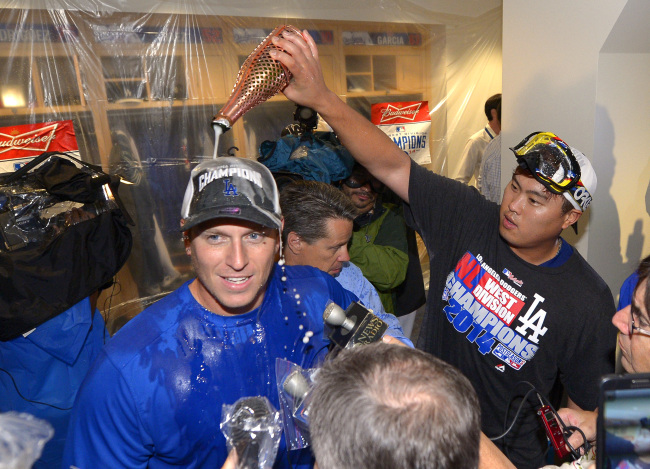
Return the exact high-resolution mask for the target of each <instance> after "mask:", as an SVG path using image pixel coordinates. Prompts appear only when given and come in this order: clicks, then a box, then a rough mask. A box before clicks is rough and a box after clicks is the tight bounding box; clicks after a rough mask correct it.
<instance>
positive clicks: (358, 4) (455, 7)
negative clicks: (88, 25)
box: [0, 0, 503, 23]
mask: <svg viewBox="0 0 650 469" xmlns="http://www.w3.org/2000/svg"><path fill="white" fill-rule="evenodd" d="M502 3H503V2H502V0H353V1H351V0H318V1H316V0H0V8H20V9H24V8H28V9H29V8H32V9H59V8H60V9H71V10H88V11H97V10H100V11H125V12H156V13H194V14H208V15H215V14H216V15H224V16H260V17H264V16H268V17H275V18H279V17H286V18H312V19H335V20H355V21H383V22H423V23H428V22H437V19H438V18H439V17H440V15H452V16H459V17H475V16H480V15H482V14H483V13H486V12H487V11H490V10H492V9H494V8H496V7H500V6H501V5H502Z"/></svg>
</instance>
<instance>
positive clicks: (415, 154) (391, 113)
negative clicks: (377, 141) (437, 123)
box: [370, 101, 431, 164]
mask: <svg viewBox="0 0 650 469" xmlns="http://www.w3.org/2000/svg"><path fill="white" fill-rule="evenodd" d="M370 117H371V120H372V123H373V124H375V125H376V126H377V127H379V128H380V129H381V130H382V131H383V132H384V133H385V134H386V135H388V136H389V137H390V138H391V139H392V140H393V142H395V143H396V144H397V146H398V147H400V148H401V149H402V150H404V152H405V153H406V154H407V155H409V156H410V157H411V158H412V159H413V160H414V161H415V162H416V163H418V164H425V163H431V153H430V151H429V131H430V130H431V117H430V116H429V103H428V101H407V102H400V103H378V104H373V105H372V107H371V109H370Z"/></svg>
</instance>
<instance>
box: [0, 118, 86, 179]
mask: <svg viewBox="0 0 650 469" xmlns="http://www.w3.org/2000/svg"><path fill="white" fill-rule="evenodd" d="M46 151H61V152H72V151H75V152H78V151H79V146H78V145H77V137H76V136H75V134H74V126H73V125H72V121H71V120H67V121H56V122H45V123H42V124H25V125H14V126H11V127H1V128H0V172H11V171H15V170H17V169H18V168H20V167H21V166H22V165H24V164H25V163H28V162H29V161H30V160H32V159H33V158H34V157H36V156H38V155H40V154H41V153H44V152H46Z"/></svg>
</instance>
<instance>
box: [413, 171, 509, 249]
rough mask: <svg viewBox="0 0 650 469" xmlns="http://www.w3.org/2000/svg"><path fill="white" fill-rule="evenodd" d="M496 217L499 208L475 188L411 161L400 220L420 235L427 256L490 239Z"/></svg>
mask: <svg viewBox="0 0 650 469" xmlns="http://www.w3.org/2000/svg"><path fill="white" fill-rule="evenodd" d="M498 214H499V206H498V205H497V204H495V203H494V202H490V201H488V200H486V199H485V197H483V196H482V195H481V194H480V193H479V192H478V190H477V189H476V188H475V187H470V186H466V185H465V184H462V183H460V182H458V181H454V180H452V179H449V178H447V177H444V176H441V175H439V174H436V173H434V172H432V171H429V170H428V169H426V168H424V167H422V166H419V165H418V164H417V163H415V162H414V161H412V162H411V173H410V177H409V203H408V204H406V203H405V204H404V217H405V219H406V222H407V223H408V225H409V226H410V227H411V228H413V229H414V230H415V231H417V232H418V233H419V234H420V236H422V239H423V240H424V242H425V244H426V247H427V250H428V251H429V255H430V256H431V255H435V254H436V253H437V251H438V247H439V246H441V245H444V248H445V250H453V249H454V248H455V247H456V245H461V244H462V245H465V246H466V245H467V244H468V243H469V242H470V241H471V240H472V239H477V238H480V237H482V236H490V237H492V236H493V235H494V230H495V225H494V221H496V220H497V217H498ZM492 216H494V219H492V218H491V217H492Z"/></svg>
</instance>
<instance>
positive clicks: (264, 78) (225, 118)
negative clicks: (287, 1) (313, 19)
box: [212, 25, 302, 132]
mask: <svg viewBox="0 0 650 469" xmlns="http://www.w3.org/2000/svg"><path fill="white" fill-rule="evenodd" d="M285 32H291V33H293V34H302V33H301V32H300V30H298V29H297V28H295V27H293V26H290V25H283V26H278V27H277V28H275V29H274V30H273V31H271V33H270V34H269V35H268V36H266V38H265V39H264V40H263V41H262V42H261V43H260V44H259V45H258V46H257V47H256V48H255V50H253V52H251V54H250V55H249V56H248V58H247V59H246V60H245V61H244V63H243V64H242V66H241V68H240V69H239V73H238V74H237V79H236V81H235V86H234V87H233V90H232V92H231V93H230V97H229V98H228V101H227V102H226V104H224V106H223V107H222V108H221V110H220V111H219V112H218V113H217V115H215V116H214V118H213V120H212V127H213V128H214V127H216V126H219V127H221V130H222V132H226V131H227V130H229V129H230V128H231V127H232V126H233V124H234V123H235V121H236V120H237V119H239V118H240V117H241V116H243V115H244V114H245V113H246V112H248V111H250V110H251V109H253V108H254V107H255V106H257V105H258V104H261V103H263V102H264V101H266V100H267V99H269V98H272V97H273V96H275V95H276V94H278V93H279V92H280V91H282V90H283V89H284V88H286V86H287V85H288V84H289V81H290V80H291V77H292V75H291V72H290V71H289V70H288V69H287V68H286V67H285V66H284V65H283V64H282V63H280V62H279V61H277V60H274V59H272V58H271V55H270V54H269V52H270V51H271V50H273V49H279V48H278V47H277V46H275V45H274V44H273V42H271V39H272V38H273V37H275V36H282V35H283V33H285Z"/></svg>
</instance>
